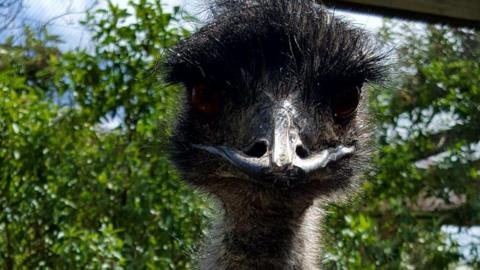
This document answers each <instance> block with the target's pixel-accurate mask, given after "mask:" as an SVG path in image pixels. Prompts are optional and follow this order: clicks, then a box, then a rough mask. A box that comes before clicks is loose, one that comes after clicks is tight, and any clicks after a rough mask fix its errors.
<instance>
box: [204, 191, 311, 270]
mask: <svg viewBox="0 0 480 270" xmlns="http://www.w3.org/2000/svg"><path fill="white" fill-rule="evenodd" d="M243 195H245V194H243ZM230 197H232V194H230ZM287 205H288V207H286V206H287ZM223 210H224V213H223V218H222V219H221V220H220V222H219V223H218V225H217V227H216V228H215V230H214V231H215V234H214V235H213V238H212V241H211V243H210V245H209V246H208V248H207V254H206V255H207V257H206V259H205V260H204V263H203V265H202V269H253V270H255V269H299V270H300V269H302V270H309V269H318V267H319V265H318V258H319V257H320V254H319V252H320V250H319V249H320V244H319V241H320V239H319V237H320V236H319V232H318V225H319V224H318V223H319V222H320V218H321V217H320V212H319V211H318V209H317V208H316V207H315V206H313V205H311V204H305V203H301V204H300V203H287V202H285V201H283V202H282V201H280V202H277V201H276V200H275V201H274V202H272V201H271V200H270V202H269V200H268V199H265V198H262V196H258V197H257V198H256V199H255V200H246V199H244V200H238V201H235V200H234V201H228V202H226V203H225V202H223Z"/></svg>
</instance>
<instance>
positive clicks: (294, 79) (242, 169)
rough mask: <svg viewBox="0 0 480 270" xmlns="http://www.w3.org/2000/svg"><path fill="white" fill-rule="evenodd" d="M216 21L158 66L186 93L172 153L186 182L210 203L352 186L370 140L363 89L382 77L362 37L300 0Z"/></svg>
mask: <svg viewBox="0 0 480 270" xmlns="http://www.w3.org/2000/svg"><path fill="white" fill-rule="evenodd" d="M249 3H250V2H249ZM216 12H217V14H216V15H215V17H214V18H213V21H212V22H210V23H209V24H207V25H206V26H204V27H203V28H201V29H200V30H199V31H198V32H197V33H195V34H193V35H192V36H191V37H190V38H188V39H186V40H184V41H182V42H180V43H179V44H178V45H177V47H176V48H175V49H174V51H173V52H172V54H171V55H170V57H169V58H168V61H167V62H166V67H167V78H168V80H169V81H170V82H173V83H181V84H183V85H184V86H185V92H184V98H183V108H182V112H181V113H180V115H179V117H178V121H177V124H176V127H175V135H174V136H173V145H174V146H173V151H172V158H173V160H174V161H175V163H176V164H177V166H178V167H179V169H180V171H181V172H182V173H183V176H184V178H185V179H186V180H188V181H189V182H190V183H192V184H194V185H196V186H199V187H203V188H205V189H207V190H208V191H210V192H212V193H214V194H218V193H221V191H222V192H237V193H238V192H242V190H244V191H251V190H252V188H253V190H277V191H280V190H283V192H295V191H298V190H300V191H302V192H308V193H309V194H312V195H313V196H319V195H322V194H329V193H331V192H332V191H335V190H342V189H345V188H349V187H352V186H354V183H355V180H354V178H355V177H354V176H355V175H358V174H359V170H360V167H362V166H361V165H363V163H364V162H365V161H366V156H367V152H368V151H367V150H368V149H367V145H368V143H369V139H370V133H369V131H368V129H367V128H366V126H367V123H366V121H365V118H366V115H365V114H366V109H365V102H366V99H365V93H364V91H362V87H363V86H364V84H365V83H369V82H372V81H375V80H377V79H379V78H380V65H379V61H380V60H381V57H380V56H378V55H377V54H375V51H376V48H375V47H373V46H372V45H371V42H370V40H369V39H368V36H367V35H366V34H365V33H364V32H362V31H360V30H358V29H355V28H352V27H350V26H349V25H348V24H347V23H345V22H343V21H341V20H339V19H337V18H334V17H333V15H332V14H329V13H327V11H325V10H324V9H322V8H321V7H319V6H315V5H312V4H311V3H310V2H309V1H299V0H293V1H273V0H270V1H257V2H254V4H252V3H250V4H242V3H241V1H238V2H236V1H231V3H230V4H229V5H226V6H219V7H218V8H217V10H216ZM225 190H227V191H225Z"/></svg>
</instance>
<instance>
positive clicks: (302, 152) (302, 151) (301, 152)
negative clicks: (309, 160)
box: [295, 145, 308, 158]
mask: <svg viewBox="0 0 480 270" xmlns="http://www.w3.org/2000/svg"><path fill="white" fill-rule="evenodd" d="M295 153H296V154H297V156H299V157H300V158H306V157H308V150H307V149H306V148H305V146H303V145H297V148H296V149H295Z"/></svg>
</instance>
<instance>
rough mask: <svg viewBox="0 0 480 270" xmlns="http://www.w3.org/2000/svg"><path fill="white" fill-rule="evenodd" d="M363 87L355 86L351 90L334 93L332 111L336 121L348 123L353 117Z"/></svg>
mask: <svg viewBox="0 0 480 270" xmlns="http://www.w3.org/2000/svg"><path fill="white" fill-rule="evenodd" d="M360 89H361V87H355V89H352V90H351V91H341V92H339V93H336V94H334V95H333V98H332V103H331V106H332V112H333V118H334V119H335V122H337V123H339V124H346V123H347V122H348V121H349V120H351V119H352V117H353V115H354V114H355V111H356V109H357V106H358V102H359V100H360Z"/></svg>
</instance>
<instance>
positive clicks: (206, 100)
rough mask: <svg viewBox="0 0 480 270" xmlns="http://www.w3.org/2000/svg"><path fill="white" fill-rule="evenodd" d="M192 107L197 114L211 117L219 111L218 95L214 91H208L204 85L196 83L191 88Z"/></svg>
mask: <svg viewBox="0 0 480 270" xmlns="http://www.w3.org/2000/svg"><path fill="white" fill-rule="evenodd" d="M191 101H192V105H193V107H194V108H195V109H197V110H198V111H199V112H201V113H204V114H207V115H212V114H215V113H217V112H218V111H219V109H220V94H219V93H218V91H216V90H215V89H209V88H207V86H206V85H205V84H204V83H196V84H195V85H194V86H193V87H192V96H191Z"/></svg>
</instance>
